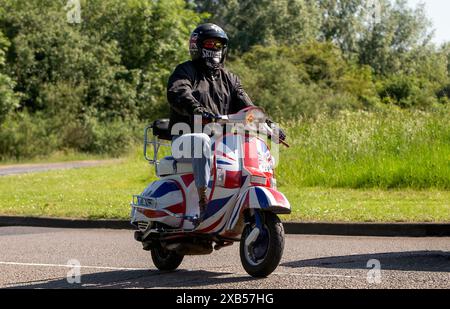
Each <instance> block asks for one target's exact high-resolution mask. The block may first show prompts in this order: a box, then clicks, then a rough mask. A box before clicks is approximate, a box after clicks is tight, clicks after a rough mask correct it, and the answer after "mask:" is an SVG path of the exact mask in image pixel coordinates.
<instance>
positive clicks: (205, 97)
mask: <svg viewBox="0 0 450 309" xmlns="http://www.w3.org/2000/svg"><path fill="white" fill-rule="evenodd" d="M167 99H168V101H169V104H170V125H169V127H170V129H172V126H173V124H175V123H178V122H183V123H187V124H189V125H190V126H191V128H192V126H193V124H192V122H193V113H194V109H195V108H196V107H199V106H202V107H204V108H206V109H207V110H208V111H209V112H210V113H213V114H216V115H227V114H232V113H236V112H238V111H240V110H241V109H243V108H245V107H247V106H251V105H253V104H252V102H251V100H250V98H249V96H248V95H247V93H246V92H245V91H244V89H242V86H241V82H240V80H239V78H238V77H237V76H236V75H234V74H233V73H230V72H228V71H227V70H225V69H223V68H221V69H219V70H217V71H216V72H215V73H214V74H211V73H208V70H206V69H205V68H204V67H203V66H202V65H201V64H199V63H197V62H193V61H187V62H185V63H182V64H180V65H178V66H177V68H176V69H175V71H174V72H173V73H172V75H171V76H170V78H169V83H168V86H167Z"/></svg>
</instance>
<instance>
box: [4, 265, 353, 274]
mask: <svg viewBox="0 0 450 309" xmlns="http://www.w3.org/2000/svg"><path fill="white" fill-rule="evenodd" d="M0 265H15V266H35V267H64V268H73V267H74V266H73V265H66V264H44V263H19V262H1V261H0ZM79 267H80V268H86V269H107V270H150V268H134V267H112V266H85V265H80V266H79ZM181 271H187V272H194V271H198V270H195V269H185V270H181ZM214 272H216V273H221V274H227V275H239V276H242V275H244V276H246V275H248V274H247V273H235V272H230V271H221V270H214ZM272 274H273V275H278V276H301V277H334V278H360V277H357V276H347V275H331V274H310V273H284V272H274V273H272Z"/></svg>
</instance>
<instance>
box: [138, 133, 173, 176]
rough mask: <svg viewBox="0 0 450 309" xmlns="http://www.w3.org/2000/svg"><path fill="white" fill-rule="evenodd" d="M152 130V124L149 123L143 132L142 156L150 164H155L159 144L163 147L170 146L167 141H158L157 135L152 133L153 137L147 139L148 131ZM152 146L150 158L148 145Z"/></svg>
mask: <svg viewBox="0 0 450 309" xmlns="http://www.w3.org/2000/svg"><path fill="white" fill-rule="evenodd" d="M150 130H154V124H152V125H149V126H147V127H146V128H145V132H144V158H145V160H147V161H148V162H149V163H150V164H152V165H155V167H156V165H157V164H158V163H159V160H158V152H159V148H160V147H161V146H163V147H170V144H169V143H163V142H161V141H160V139H159V137H158V136H156V135H154V134H153V138H152V139H151V140H149V133H148V131H150ZM150 145H151V146H153V157H152V158H151V157H150V156H149V154H148V146H150Z"/></svg>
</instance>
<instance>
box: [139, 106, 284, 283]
mask: <svg viewBox="0 0 450 309" xmlns="http://www.w3.org/2000/svg"><path fill="white" fill-rule="evenodd" d="M261 114H262V111H261V110H260V109H259V108H255V107H252V108H248V109H245V110H243V111H241V112H240V113H238V114H235V115H230V116H221V117H218V122H220V123H222V124H224V123H230V122H234V123H239V122H242V121H244V122H245V120H246V119H247V120H248V118H249V115H250V118H251V119H253V118H255V116H254V115H257V116H259V117H260V118H261ZM262 115H264V114H262ZM264 117H265V115H264ZM264 117H263V118H264ZM156 125H158V124H156ZM151 128H152V129H153V132H154V139H153V141H151V142H149V141H148V130H149V129H151ZM268 130H270V128H268ZM266 133H267V132H266ZM145 135H146V138H145V156H146V158H147V159H148V160H149V161H150V162H151V163H153V164H155V166H156V174H157V176H159V180H157V181H154V182H153V183H151V184H150V185H149V186H148V187H147V188H146V189H145V190H144V192H143V193H142V194H140V195H136V196H134V197H133V203H132V204H131V206H132V214H131V222H132V224H134V225H136V226H137V227H138V231H137V232H136V234H135V235H136V236H135V238H136V239H137V240H138V241H141V242H142V243H143V245H144V249H147V250H152V257H153V260H154V262H155V254H154V251H158V250H159V251H164V252H165V253H166V254H170V253H172V255H174V254H175V255H177V256H178V257H180V256H181V257H182V256H184V255H191V254H209V253H211V252H212V248H213V247H212V245H213V243H215V244H216V245H215V249H220V248H222V247H223V246H226V245H230V244H232V243H233V242H235V241H241V245H242V243H244V247H245V240H247V247H248V248H251V249H252V250H253V251H254V250H255V249H254V247H255V245H256V244H258V243H261V244H259V245H260V247H261V248H259V249H258V250H259V257H260V258H259V260H261V258H262V257H265V258H266V259H268V258H269V257H266V255H268V254H270V252H268V250H269V248H268V247H269V245H268V242H269V238H270V237H269V236H270V235H269V234H270V233H269V228H265V227H264V224H266V225H267V224H268V223H267V222H265V218H266V217H270V218H272V219H270V220H272V221H274V220H275V221H276V222H272V221H270V220H269V219H268V220H269V221H270V222H271V223H270V224H272V223H273V224H275V228H277V226H278V229H280V228H281V229H282V225H281V223H280V222H279V220H278V221H277V220H276V219H277V218H276V219H273V218H275V217H276V214H289V213H290V211H291V210H290V204H289V201H288V200H287V199H286V197H285V196H284V195H283V194H282V193H281V192H279V191H278V190H277V188H276V181H275V175H274V159H273V157H272V155H271V153H270V149H269V147H268V145H267V141H266V140H265V139H264V138H263V137H261V136H259V135H257V134H252V133H251V132H249V131H246V132H242V133H236V132H234V133H228V134H225V135H221V136H219V137H218V138H216V139H213V141H212V150H213V151H212V153H213V161H212V162H213V164H212V171H211V173H212V174H211V180H210V183H209V186H208V189H207V194H208V196H209V203H208V206H207V209H206V214H205V216H204V218H203V220H202V222H201V223H200V224H199V225H198V226H197V225H196V224H195V218H196V217H197V216H198V214H199V206H198V205H199V204H198V203H199V201H198V193H197V189H196V186H195V182H194V175H193V172H192V166H191V164H190V163H187V164H186V163H181V164H180V163H178V162H176V160H175V159H174V158H173V157H165V158H164V159H162V160H159V161H158V160H157V153H158V149H159V146H161V145H162V144H161V143H160V142H159V140H158V139H157V138H156V137H155V135H156V136H158V135H159V136H161V132H158V130H156V131H155V124H154V125H153V126H152V127H149V128H147V130H146V134H145ZM147 145H153V146H154V158H153V159H149V158H148V157H147ZM268 213H270V214H268ZM266 221H267V220H266ZM277 224H278V225H277ZM246 226H247V227H248V228H247V230H248V232H246V233H244V234H245V235H244V236H245V237H244V238H245V239H244V240H242V239H241V238H242V236H243V232H244V230H245V227H246ZM265 229H266V230H267V231H266V232H264V230H265ZM255 230H257V232H254V231H255ZM252 231H253V235H250V234H252ZM275 232H279V231H275ZM264 235H265V236H264ZM249 236H251V237H250V240H248V239H247V238H248V237H249ZM264 237H265V238H267V239H266V240H264V239H263V240H261V239H260V238H264ZM253 238H254V239H253ZM258 239H260V240H259V241H258ZM283 243H284V239H283ZM241 247H242V246H241ZM248 248H247V255H248V257H247V258H248V259H249V261H250V264H258V263H257V262H258V261H259V260H258V259H257V257H255V256H256V255H255V252H253V251H252V252H249V250H248ZM241 249H242V248H241ZM244 249H245V248H244ZM277 250H280V248H277ZM241 251H242V250H241ZM244 251H245V250H244ZM281 251H282V248H281ZM242 255H245V252H244V253H242V252H241V259H242V258H243V257H242ZM277 255H278V254H277ZM244 258H245V257H244ZM280 258H281V255H280ZM180 262H181V261H180ZM278 262H279V261H278ZM278 262H277V263H276V264H277V265H278ZM155 264H158V261H156V262H155ZM175 264H176V263H175ZM272 264H273V262H272ZM156 266H158V265H156ZM176 266H178V265H176ZM244 267H245V264H244ZM249 267H251V265H250V266H249ZM253 267H255V265H253ZM158 268H160V269H164V267H158ZM171 268H173V267H171ZM175 268H176V267H175ZM260 268H261V267H260ZM269 268H273V267H272V266H271V267H269ZM247 271H248V270H247ZM267 271H268V270H267V266H266V267H265V270H264V271H262V272H261V271H260V270H257V271H254V272H253V273H252V272H251V271H250V272H249V273H250V274H252V275H255V276H261V275H262V276H265V275H268V273H267ZM272 271H273V270H270V272H272Z"/></svg>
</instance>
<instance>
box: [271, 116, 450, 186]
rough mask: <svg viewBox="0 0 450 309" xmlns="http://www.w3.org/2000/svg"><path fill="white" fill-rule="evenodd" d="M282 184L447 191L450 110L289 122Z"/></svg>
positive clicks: (281, 174)
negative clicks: (288, 140)
mask: <svg viewBox="0 0 450 309" xmlns="http://www.w3.org/2000/svg"><path fill="white" fill-rule="evenodd" d="M288 133H289V137H290V142H291V144H292V147H291V148H290V149H288V150H283V152H282V160H281V164H280V166H279V169H278V175H279V177H278V178H279V183H280V184H283V185H286V186H288V187H289V186H302V187H316V186H321V187H331V188H353V189H367V188H381V189H399V188H414V189H429V188H435V189H440V190H448V189H450V108H445V109H442V110H439V111H436V112H432V113H423V112H419V111H396V110H392V109H389V110H388V111H385V112H378V113H365V112H356V113H349V112H348V113H342V114H341V115H339V116H338V117H333V118H331V117H326V116H322V117H319V119H317V120H315V121H314V122H313V121H301V122H298V123H295V124H291V128H290V129H289V130H288Z"/></svg>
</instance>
